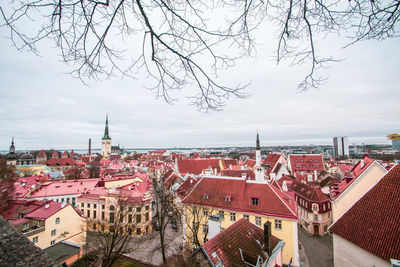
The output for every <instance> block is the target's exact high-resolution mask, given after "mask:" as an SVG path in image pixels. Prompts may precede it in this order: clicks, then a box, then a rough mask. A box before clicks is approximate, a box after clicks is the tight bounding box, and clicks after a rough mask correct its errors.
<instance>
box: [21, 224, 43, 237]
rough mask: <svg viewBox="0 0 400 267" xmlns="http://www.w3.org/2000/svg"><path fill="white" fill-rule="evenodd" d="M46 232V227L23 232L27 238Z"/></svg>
mask: <svg viewBox="0 0 400 267" xmlns="http://www.w3.org/2000/svg"><path fill="white" fill-rule="evenodd" d="M44 230H45V227H44V226H40V227H37V226H36V227H31V228H29V229H26V230H23V231H22V233H23V234H24V235H25V236H26V237H29V236H32V235H36V234H38V233H41V232H43V231H44Z"/></svg>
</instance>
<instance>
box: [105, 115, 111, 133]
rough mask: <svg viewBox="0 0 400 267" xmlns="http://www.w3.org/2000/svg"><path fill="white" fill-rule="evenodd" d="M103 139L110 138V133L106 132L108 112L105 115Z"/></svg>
mask: <svg viewBox="0 0 400 267" xmlns="http://www.w3.org/2000/svg"><path fill="white" fill-rule="evenodd" d="M103 139H111V137H110V135H109V134H108V114H107V115H106V127H105V129H104V136H103Z"/></svg>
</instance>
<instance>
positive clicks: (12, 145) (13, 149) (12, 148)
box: [10, 136, 15, 153]
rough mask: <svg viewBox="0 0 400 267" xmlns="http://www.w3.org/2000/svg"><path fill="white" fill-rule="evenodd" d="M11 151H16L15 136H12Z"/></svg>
mask: <svg viewBox="0 0 400 267" xmlns="http://www.w3.org/2000/svg"><path fill="white" fill-rule="evenodd" d="M10 153H15V146H14V136H13V137H12V141H11V146H10Z"/></svg>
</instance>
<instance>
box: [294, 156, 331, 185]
mask: <svg viewBox="0 0 400 267" xmlns="http://www.w3.org/2000/svg"><path fill="white" fill-rule="evenodd" d="M322 157H323V154H302V155H293V154H292V155H289V157H288V162H289V170H290V172H291V174H292V175H293V176H294V177H296V178H297V179H298V180H305V181H307V182H313V181H317V179H318V176H319V174H320V172H321V171H324V170H325V164H324V160H323V158H322Z"/></svg>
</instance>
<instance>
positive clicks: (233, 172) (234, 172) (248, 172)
mask: <svg viewBox="0 0 400 267" xmlns="http://www.w3.org/2000/svg"><path fill="white" fill-rule="evenodd" d="M243 173H245V174H246V177H247V179H249V180H254V179H255V175H254V172H253V171H252V170H250V169H245V170H241V169H239V170H229V169H227V170H223V171H222V172H221V175H222V176H228V177H242V174H243Z"/></svg>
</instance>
